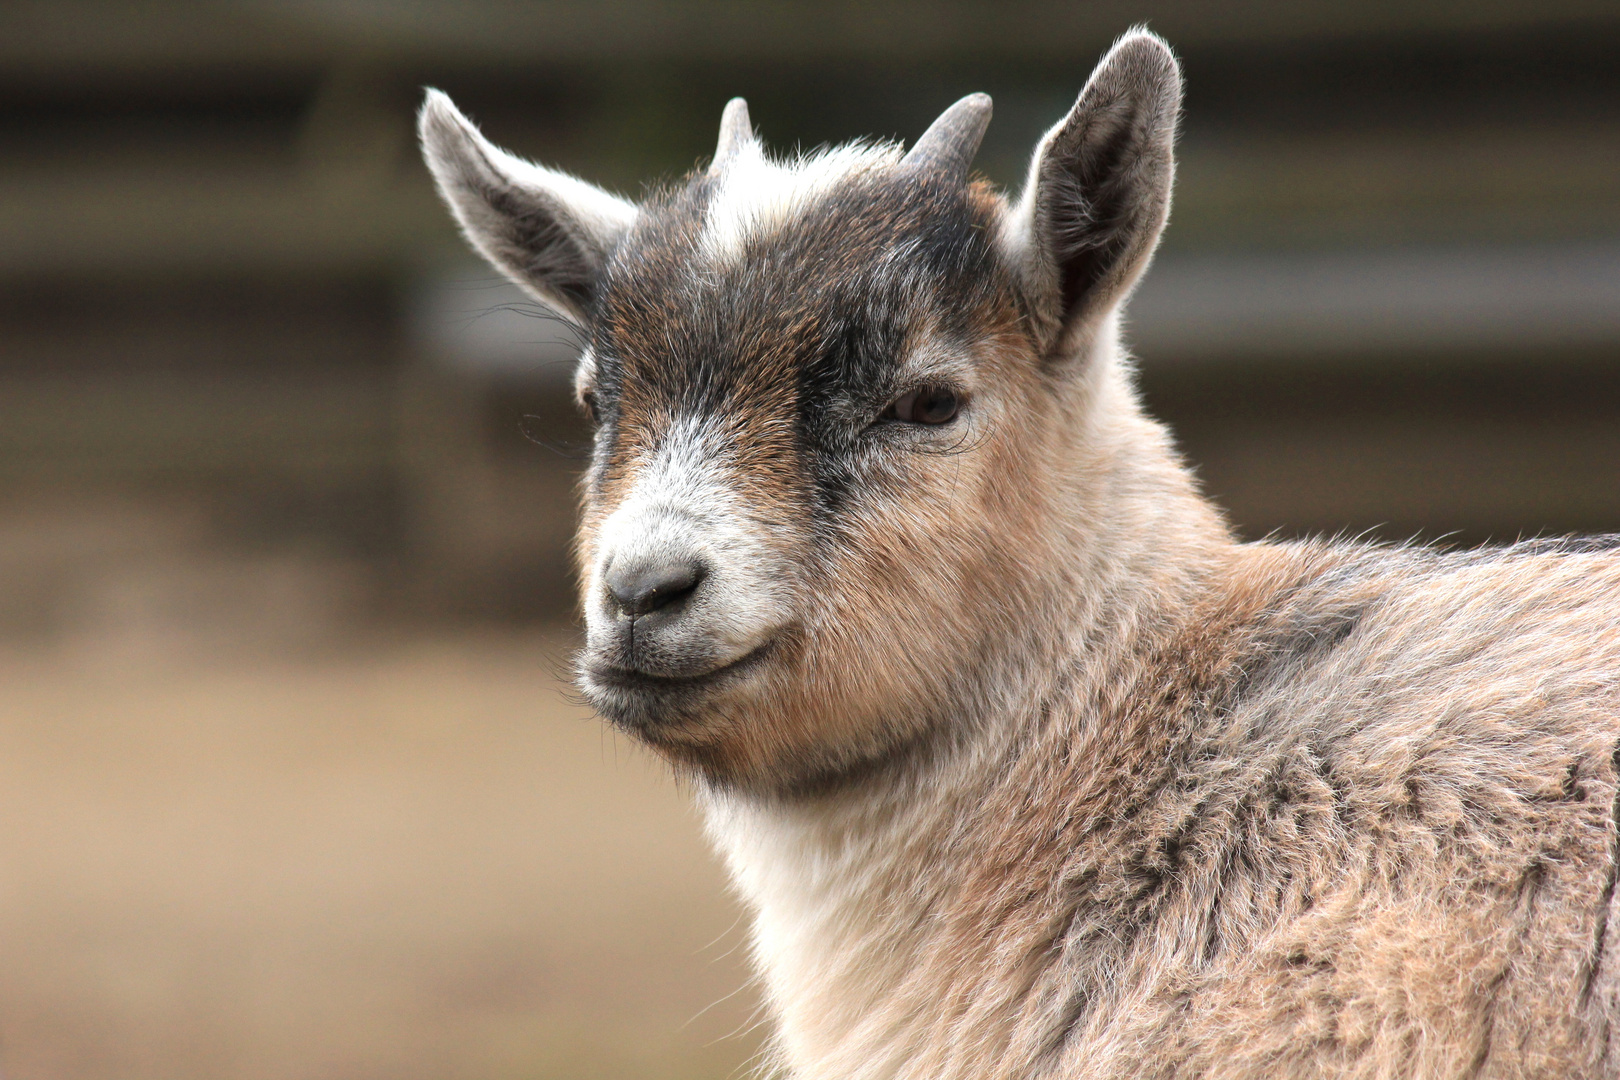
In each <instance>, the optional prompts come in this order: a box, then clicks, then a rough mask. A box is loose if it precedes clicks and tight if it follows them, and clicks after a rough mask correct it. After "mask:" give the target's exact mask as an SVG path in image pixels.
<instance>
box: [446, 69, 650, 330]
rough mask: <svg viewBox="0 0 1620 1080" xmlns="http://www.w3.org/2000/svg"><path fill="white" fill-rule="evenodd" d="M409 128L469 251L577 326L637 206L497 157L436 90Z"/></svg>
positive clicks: (568, 178) (552, 172) (499, 154)
mask: <svg viewBox="0 0 1620 1080" xmlns="http://www.w3.org/2000/svg"><path fill="white" fill-rule="evenodd" d="M417 129H418V132H419V133H420V135H421V139H422V155H423V157H424V158H426V159H427V165H428V168H429V170H431V171H432V173H433V179H434V180H435V181H436V182H437V184H438V188H439V194H440V195H441V196H442V197H443V198H444V201H445V203H446V204H447V205H448V206H449V207H450V212H451V213H452V214H454V215H455V218H456V221H457V222H459V223H460V225H461V231H462V232H463V233H465V234H466V236H467V239H468V241H469V242H470V243H471V244H472V246H473V247H474V248H475V249H477V251H478V253H479V254H481V255H482V256H484V258H486V259H488V260H489V262H490V263H491V264H492V265H494V267H495V268H496V269H497V270H499V271H500V272H501V273H503V274H505V275H506V276H507V277H509V278H511V279H512V280H513V281H514V282H516V283H517V284H518V285H519V286H521V287H522V288H524V289H525V290H527V291H528V292H529V293H530V294H531V295H533V296H534V297H536V298H537V299H539V300H540V301H542V302H543V303H545V304H546V305H548V306H550V307H552V308H554V309H556V310H557V311H559V312H560V313H561V314H563V315H565V316H567V317H569V318H571V319H573V320H574V321H575V322H576V323H578V324H580V325H581V326H583V325H584V324H585V323H586V322H587V321H588V320H589V318H590V312H591V309H592V307H593V304H594V300H595V294H596V289H597V286H598V283H599V282H600V280H601V276H602V272H603V270H604V269H605V267H606V266H607V261H608V258H609V256H610V255H611V254H612V252H613V249H614V248H615V247H616V246H617V245H618V243H619V241H620V240H621V239H622V238H623V236H624V234H625V233H626V232H627V231H629V229H630V226H631V225H632V224H633V223H634V222H635V218H636V208H635V207H634V206H633V205H632V204H630V203H628V202H626V201H625V200H623V199H620V198H619V197H617V196H616V195H611V194H609V193H608V192H606V191H603V190H602V189H601V188H599V187H596V186H595V185H593V184H588V183H586V182H585V181H583V180H580V179H577V178H576V177H572V176H569V175H568V174H567V173H562V172H558V171H556V170H555V169H547V168H544V167H542V166H540V165H535V164H533V163H531V162H528V161H524V160H523V159H522V158H519V157H517V156H515V155H513V154H509V153H507V152H506V151H505V150H502V149H500V148H499V147H497V146H495V145H494V144H493V143H491V142H490V141H489V140H488V139H485V138H484V136H483V135H482V134H481V133H480V132H479V130H478V128H477V127H475V126H474V125H473V123H472V121H470V120H468V119H467V118H466V117H465V116H463V115H462V114H461V112H460V110H458V109H457V108H456V107H455V105H454V104H452V103H451V101H450V99H449V98H448V97H447V96H445V95H444V94H442V93H440V92H439V91H437V90H429V91H428V92H427V97H426V100H425V101H424V102H423V103H422V111H421V114H420V116H419V117H418V122H417Z"/></svg>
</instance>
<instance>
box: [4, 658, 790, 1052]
mask: <svg viewBox="0 0 1620 1080" xmlns="http://www.w3.org/2000/svg"><path fill="white" fill-rule="evenodd" d="M356 641H359V643H356ZM197 646H198V643H197V642H196V641H194V640H193V641H192V642H191V643H190V644H189V645H187V646H186V647H179V646H175V645H173V644H172V643H170V644H162V643H158V644H155V645H154V644H152V643H151V642H149V641H146V639H145V638H143V637H142V636H141V635H139V634H137V635H134V636H133V637H132V636H131V635H130V634H128V633H123V634H119V635H114V636H113V637H111V638H100V639H98V638H95V637H93V636H92V638H90V639H88V640H79V639H69V640H59V641H57V642H56V643H55V644H52V645H50V646H48V647H45V646H38V647H22V646H14V647H7V648H5V649H3V650H0V1075H3V1076H4V1077H5V1080H67V1078H108V1080H112V1078H118V1080H141V1078H148V1077H150V1078H160V1077H161V1078H164V1080H186V1078H191V1077H196V1078H210V1080H223V1078H244V1080H246V1078H259V1077H264V1078H271V1077H274V1078H277V1080H299V1078H317V1077H318V1078H327V1077H330V1078H345V1080H350V1078H358V1080H365V1078H372V1077H377V1078H383V1077H387V1078H401V1080H415V1078H424V1080H425V1078H463V1077H465V1078H469V1080H475V1078H476V1080H485V1078H490V1080H494V1078H517V1077H559V1078H568V1077H621V1076H622V1077H671V1078H683V1080H684V1078H697V1077H714V1078H721V1077H727V1076H730V1075H733V1074H734V1073H737V1074H738V1075H741V1073H740V1067H741V1065H742V1063H743V1062H745V1061H746V1060H747V1059H748V1058H749V1057H750V1055H751V1054H752V1053H753V1052H754V1051H755V1049H756V1047H757V1042H758V1035H757V1033H749V1032H744V1033H743V1034H740V1035H739V1034H736V1032H737V1030H738V1029H739V1027H746V1026H747V1024H748V1020H749V1017H750V1014H751V1013H752V1010H753V1008H754V1005H755V999H754V997H753V996H752V991H751V990H748V989H746V988H745V989H742V990H741V991H740V992H737V993H735V994H734V992H736V991H739V988H740V987H744V984H745V980H746V965H745V963H744V961H743V958H742V955H741V954H742V951H743V949H742V945H741V942H742V937H743V933H742V928H741V926H740V925H739V924H738V912H737V910H736V908H735V906H734V905H733V904H732V902H731V901H730V900H729V899H728V898H727V897H726V894H725V891H724V886H723V882H722V877H721V873H720V871H719V869H718V867H717V865H716V863H715V861H714V859H713V858H712V856H711V855H710V854H709V852H708V850H707V849H706V847H705V846H704V843H703V841H702V838H701V834H700V829H699V825H698V822H697V820H696V816H695V814H694V813H693V811H692V810H691V809H690V807H689V804H688V800H687V798H686V795H685V794H684V793H682V792H680V791H678V790H677V789H676V785H675V784H674V783H673V782H672V781H671V780H670V779H669V777H668V776H667V775H666V772H665V770H664V769H663V767H662V766H661V765H660V764H659V763H658V762H656V761H654V760H652V759H650V758H649V757H648V756H647V755H645V754H644V753H643V752H642V751H640V750H639V749H637V748H635V747H634V746H632V745H630V744H629V743H627V742H625V741H624V740H623V739H621V738H619V737H617V736H615V735H612V734H610V733H608V732H607V731H605V730H604V729H603V727H602V726H601V725H600V724H599V723H598V722H597V721H596V720H594V719H593V718H592V717H591V716H590V715H589V713H588V711H587V710H585V709H584V708H583V707H581V706H579V705H578V704H576V703H573V702H571V701H570V700H569V699H568V698H567V696H566V689H565V687H564V686H563V684H562V683H561V682H560V681H559V678H558V675H557V672H558V671H559V670H561V666H562V664H563V657H564V656H565V653H566V647H567V643H566V639H565V638H564V636H562V635H561V634H560V633H558V634H540V633H519V632H515V631H514V632H505V633H496V632H490V631H481V632H471V631H466V632H455V633H452V632H450V631H439V632H435V633H433V634H431V635H428V636H425V637H422V636H419V637H415V638H412V639H410V640H377V639H376V638H375V637H374V636H373V637H372V638H370V639H369V640H367V639H364V637H363V636H362V638H358V639H355V640H338V639H334V640H332V641H329V642H328V643H327V644H326V645H324V646H322V647H321V648H318V649H310V648H305V649H301V650H300V649H288V648H284V647H275V648H268V647H266V648H245V647H235V648H229V649H222V650H220V649H214V650H211V649H208V648H199V647H197ZM727 995H733V996H731V997H729V998H728V997H727ZM722 999H724V1000H722ZM716 1002H718V1004H716ZM705 1010H706V1011H705Z"/></svg>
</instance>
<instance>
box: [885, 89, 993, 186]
mask: <svg viewBox="0 0 1620 1080" xmlns="http://www.w3.org/2000/svg"><path fill="white" fill-rule="evenodd" d="M989 126H990V95H989V94H969V95H968V96H967V97H965V98H963V99H962V100H961V101H958V102H957V103H956V104H955V105H952V106H951V107H950V108H948V109H946V110H945V111H944V112H942V113H940V114H939V119H938V120H935V121H934V122H933V123H932V124H930V125H929V126H928V130H927V131H925V132H923V133H922V138H920V139H918V140H917V142H916V143H915V144H914V145H913V146H912V148H911V149H910V150H908V151H906V156H905V157H904V158H902V159H901V161H900V165H901V167H902V168H907V169H918V170H923V171H926V172H931V173H936V174H938V175H940V176H944V177H947V178H949V179H951V180H955V181H958V182H960V181H965V180H966V179H967V171H968V166H969V165H972V164H973V155H974V154H977V153H978V152H979V143H981V142H983V141H984V129H985V128H987V127H989Z"/></svg>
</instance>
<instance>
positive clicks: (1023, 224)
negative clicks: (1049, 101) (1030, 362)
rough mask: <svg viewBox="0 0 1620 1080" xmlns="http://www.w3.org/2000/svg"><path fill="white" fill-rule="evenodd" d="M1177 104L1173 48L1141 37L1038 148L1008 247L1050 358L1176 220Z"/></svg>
mask: <svg viewBox="0 0 1620 1080" xmlns="http://www.w3.org/2000/svg"><path fill="white" fill-rule="evenodd" d="M1180 108H1181V69H1180V66H1179V65H1178V64H1177V63H1176V58H1175V55H1174V54H1173V53H1171V51H1170V46H1168V45H1166V44H1165V43H1164V41H1163V40H1162V39H1161V38H1159V37H1157V36H1156V35H1154V34H1150V33H1148V32H1147V31H1145V30H1136V31H1133V32H1132V33H1129V34H1127V35H1125V37H1123V38H1121V39H1120V40H1119V42H1118V43H1117V44H1115V45H1114V47H1113V48H1112V49H1111V50H1109V53H1108V55H1107V56H1105V57H1104V58H1103V60H1102V62H1101V63H1100V64H1098V65H1097V70H1096V71H1094V72H1093V73H1092V76H1091V79H1090V81H1089V82H1087V83H1086V88H1085V89H1084V90H1082V91H1081V92H1080V98H1079V100H1078V101H1077V102H1076V103H1075V106H1074V108H1073V109H1072V110H1071V111H1070V112H1069V115H1068V116H1066V117H1064V118H1063V120H1062V121H1061V122H1059V123H1058V125H1057V126H1056V127H1054V128H1052V130H1050V131H1048V132H1047V133H1046V136H1045V137H1044V138H1043V139H1041V142H1040V145H1039V146H1038V147H1037V148H1036V150H1035V159H1034V161H1033V162H1032V163H1031V165H1030V171H1029V180H1028V182H1027V183H1026V184H1025V187H1024V192H1023V195H1022V196H1021V197H1020V199H1019V201H1018V203H1017V205H1016V206H1014V207H1013V208H1012V210H1011V211H1010V217H1009V219H1008V221H1007V228H1006V230H1005V231H1004V234H1003V239H1004V247H1005V249H1006V254H1007V256H1008V257H1009V259H1010V260H1011V261H1012V263H1013V267H1014V270H1015V272H1016V273H1018V274H1019V275H1020V276H1021V277H1022V278H1023V279H1024V282H1025V287H1026V288H1027V289H1028V291H1029V293H1030V298H1031V300H1032V302H1033V304H1034V307H1035V309H1036V311H1035V314H1036V316H1037V318H1036V322H1037V324H1038V325H1039V327H1040V328H1041V333H1042V339H1043V340H1042V345H1043V347H1044V350H1045V352H1046V353H1047V355H1049V356H1052V357H1054V358H1055V357H1060V356H1066V355H1068V354H1069V353H1071V352H1072V351H1073V350H1074V349H1076V348H1077V347H1079V345H1080V344H1081V343H1082V342H1083V341H1084V340H1085V338H1086V337H1087V336H1088V334H1089V332H1090V331H1092V330H1093V329H1094V328H1095V327H1096V326H1097V324H1098V323H1099V322H1100V321H1101V320H1102V319H1103V317H1105V316H1106V315H1107V314H1108V313H1109V312H1110V311H1111V310H1112V309H1113V308H1115V307H1116V306H1118V305H1119V304H1120V303H1121V302H1122V301H1123V300H1124V299H1125V298H1126V296H1127V295H1129V293H1130V291H1131V288H1132V286H1134V285H1135V284H1136V281H1137V279H1138V278H1139V277H1141V275H1142V271H1143V270H1144V269H1146V267H1147V263H1148V259H1149V258H1150V257H1151V256H1152V254H1153V248H1154V246H1155V245H1156V244H1157V243H1158V239H1159V233H1160V231H1161V230H1163V228H1164V223H1165V219H1166V218H1167V217H1168V215H1169V212H1170V187H1171V182H1172V180H1173V179H1174V176H1175V157H1174V143H1175V136H1176V117H1177V114H1178V112H1179V111H1180Z"/></svg>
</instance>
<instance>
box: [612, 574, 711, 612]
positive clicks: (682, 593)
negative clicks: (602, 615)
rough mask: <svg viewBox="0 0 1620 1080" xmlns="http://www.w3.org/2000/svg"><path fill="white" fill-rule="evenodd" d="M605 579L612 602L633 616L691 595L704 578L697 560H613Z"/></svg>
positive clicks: (666, 605) (655, 609)
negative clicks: (625, 561)
mask: <svg viewBox="0 0 1620 1080" xmlns="http://www.w3.org/2000/svg"><path fill="white" fill-rule="evenodd" d="M605 580H606V584H607V590H608V596H610V597H611V598H612V599H613V603H614V604H615V605H616V606H617V607H618V609H619V610H620V611H621V612H623V613H624V614H625V615H628V616H629V617H630V618H632V619H635V618H639V617H640V616H642V615H645V614H647V613H648V612H651V611H657V610H658V609H659V608H663V607H668V606H669V605H670V604H673V603H675V601H677V600H681V599H684V598H685V597H688V596H690V595H692V593H693V592H694V591H695V590H696V589H697V587H698V584H699V583H700V582H701V581H702V580H703V567H702V566H701V565H700V564H698V563H696V562H628V563H620V562H618V561H615V562H614V563H613V565H612V566H609V567H608V571H607V574H606V575H605Z"/></svg>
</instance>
